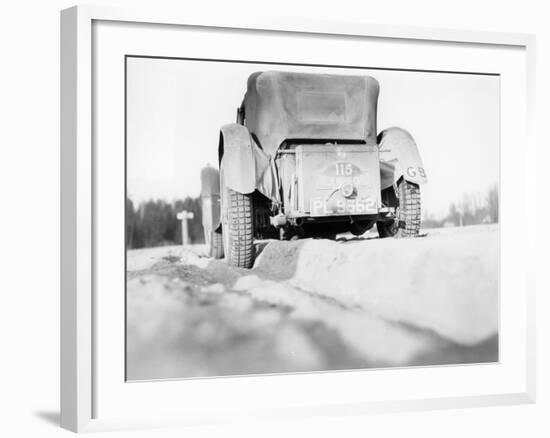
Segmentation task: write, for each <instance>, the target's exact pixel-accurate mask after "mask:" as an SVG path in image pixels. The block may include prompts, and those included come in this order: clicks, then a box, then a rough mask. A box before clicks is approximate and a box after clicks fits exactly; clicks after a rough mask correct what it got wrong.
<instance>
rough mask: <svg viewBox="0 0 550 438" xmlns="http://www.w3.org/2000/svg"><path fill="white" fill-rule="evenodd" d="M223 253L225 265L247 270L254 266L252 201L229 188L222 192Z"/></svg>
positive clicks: (247, 196)
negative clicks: (224, 218)
mask: <svg viewBox="0 0 550 438" xmlns="http://www.w3.org/2000/svg"><path fill="white" fill-rule="evenodd" d="M222 197H223V198H224V199H222V210H223V209H226V211H225V212H224V211H222V215H224V213H225V215H224V216H226V218H227V221H226V222H222V230H223V244H224V253H225V258H226V260H227V263H228V264H230V265H231V266H236V267H237V268H245V269H249V268H251V267H252V265H253V264H254V255H255V254H254V220H253V219H254V211H253V204H252V199H251V197H250V196H249V195H243V194H242V193H239V192H236V191H235V190H232V189H230V188H225V190H223V191H222Z"/></svg>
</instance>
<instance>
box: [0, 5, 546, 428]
mask: <svg viewBox="0 0 550 438" xmlns="http://www.w3.org/2000/svg"><path fill="white" fill-rule="evenodd" d="M95 3H98V4H113V5H116V4H119V5H125V6H129V5H134V6H138V5H147V6H151V5H152V4H153V2H146V1H139V0H138V1H130V0H126V1H122V0H120V1H110V2H109V1H96V2H95ZM72 4H73V3H72V2H71V1H64V0H50V1H47V2H46V1H39V0H29V1H25V2H11V3H9V4H8V3H4V4H2V8H1V13H0V33H1V34H0V45H1V46H0V48H1V51H0V53H1V58H0V63H1V67H0V121H1V122H0V148H1V149H0V150H1V151H2V155H1V157H2V158H1V159H0V187H1V189H0V190H1V200H2V203H1V206H2V208H1V210H0V211H1V214H0V230H1V234H0V235H1V236H2V239H1V241H0V242H1V244H0V279H1V281H0V297H1V301H0V340H1V343H0V346H1V347H0V348H1V350H0V351H1V360H0V370H1V374H0V376H1V377H2V384H1V386H0V412H1V416H0V418H1V421H0V436H6V437H19V436H21V437H23V436H25V437H50V436H58V435H59V436H62V435H67V436H68V432H65V431H62V430H60V429H58V428H57V426H56V423H57V418H58V403H59V395H58V394H59V391H58V387H59V376H58V370H59V342H58V334H59V274H58V272H59V213H58V212H59V10H60V9H62V8H65V7H68V6H71V5H72ZM154 4H155V6H156V7H172V8H173V7H180V8H200V9H201V10H203V11H205V12H207V11H215V13H219V14H220V15H221V16H223V15H225V14H229V13H230V11H234V10H235V9H239V8H243V9H247V10H258V13H259V14H264V15H266V14H273V15H279V16H289V17H297V18H301V19H304V18H308V19H324V20H342V21H357V20H362V21H366V22H375V23H389V24H406V25H411V24H412V25H419V26H431V27H451V28H458V29H482V30H496V31H506V32H531V33H536V34H537V37H538V59H537V76H538V88H537V99H538V102H537V113H538V122H537V123H538V126H539V129H538V131H539V143H540V144H539V155H538V158H537V163H538V180H539V187H542V189H541V190H540V192H539V200H540V206H539V227H538V230H539V231H538V234H537V236H539V240H538V248H537V252H538V254H537V256H538V264H539V272H540V273H541V275H540V278H539V279H538V284H539V294H538V304H537V308H538V309H539V310H538V327H539V330H538V331H539V337H538V347H539V357H538V369H539V375H538V382H539V384H538V386H539V397H538V403H537V404H536V405H530V406H519V407H517V406H514V407H496V408H484V409H465V410H457V411H439V412H421V413H406V414H398V415H374V416H370V417H362V418H355V417H349V418H335V419H333V418H328V419H314V420H313V419H312V420H308V421H300V422H293V423H281V424H274V425H273V426H272V427H271V428H270V429H269V430H262V431H258V430H256V429H255V427H254V425H253V424H250V425H247V426H246V427H244V428H243V427H242V426H241V427H239V428H235V427H231V428H225V429H224V430H221V429H218V428H214V427H204V428H200V429H194V430H192V431H191V430H187V431H181V430H180V431H170V430H166V431H162V432H158V431H156V432H151V431H145V432H138V433H136V434H137V435H138V436H155V437H157V436H158V437H164V436H174V437H176V436H178V437H179V436H182V435H183V434H186V436H201V437H206V436H208V437H215V436H222V435H223V436H239V437H243V436H251V437H256V436H262V437H278V438H279V437H281V436H304V437H305V436H319V437H332V436H368V435H370V436H376V437H379V436H398V437H402V436H407V437H410V436H422V437H432V436H433V437H441V436H445V437H461V438H463V437H483V436H514V437H517V436H529V437H536V436H541V437H542V436H548V435H549V432H550V425H549V422H548V412H549V411H550V385H549V381H548V371H547V370H548V369H550V364H549V358H550V354H549V353H550V342H548V339H547V334H548V333H550V323H549V322H548V321H549V318H548V316H547V314H548V309H550V299H549V295H550V293H549V291H550V284H549V282H548V278H547V276H544V277H543V275H542V274H543V273H545V271H546V269H547V265H548V254H547V251H545V250H544V248H547V247H549V246H550V245H549V243H550V242H549V233H548V232H547V231H546V227H547V225H546V224H543V222H542V218H548V217H550V215H549V214H548V213H549V211H548V207H547V206H545V205H544V204H543V203H544V201H546V202H548V193H547V190H546V189H545V187H544V184H547V180H548V178H545V171H546V168H547V167H548V164H547V163H548V162H549V161H550V153H549V149H550V146H549V145H548V141H547V139H546V138H545V137H544V133H545V131H546V129H545V128H546V125H547V124H548V122H547V120H548V118H549V116H550V106H549V102H550V93H549V88H548V83H549V81H548V79H547V78H548V77H550V28H549V27H548V18H549V14H548V12H547V11H546V7H545V6H546V2H542V1H536V0H524V1H522V2H502V1H497V0H488V1H479V0H462V1H460V2H452V3H451V2H441V1H435V0H416V1H407V0H393V1H381V0H377V1H371V0H362V1H361V0H358V1H352V0H339V1H338V2H325V3H321V2H317V1H313V0H310V1H305V0H304V1H302V2H299V1H297V0H277V2H263V3H260V2H258V1H257V0H256V1H254V0H234V1H231V2H223V1H218V2H214V1H209V0H203V1H201V2H195V1H189V2H185V3H184V2H182V1H175V0H173V1H169V0H157V1H155V2H154ZM260 5H261V6H260ZM260 8H262V9H263V10H262V11H260V10H259V9H260ZM233 13H234V12H233ZM520 146H521V145H519V147H520ZM518 232H524V233H535V232H536V231H535V228H534V226H533V224H518ZM521 256H522V255H518V257H521ZM543 269H544V270H543ZM289 396H291V395H289ZM134 433H135V432H134ZM106 436H112V437H119V436H133V433H131V432H120V433H113V434H109V435H106Z"/></svg>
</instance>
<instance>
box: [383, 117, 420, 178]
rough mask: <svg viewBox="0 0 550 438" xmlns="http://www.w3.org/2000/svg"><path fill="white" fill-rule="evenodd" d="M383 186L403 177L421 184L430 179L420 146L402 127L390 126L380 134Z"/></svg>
mask: <svg viewBox="0 0 550 438" xmlns="http://www.w3.org/2000/svg"><path fill="white" fill-rule="evenodd" d="M378 147H379V153H380V181H381V188H382V189H385V188H387V187H390V186H392V185H393V184H395V183H396V182H397V181H398V180H399V179H400V178H401V177H403V179H405V180H406V181H409V182H412V183H415V184H418V185H421V184H425V183H426V182H427V181H428V179H427V177H426V171H425V169H424V164H423V163H422V158H420V153H419V152H418V147H417V145H416V143H415V141H414V139H413V138H412V136H411V134H409V133H408V132H407V131H405V130H404V129H401V128H388V129H385V130H384V131H382V132H381V133H380V134H379V135H378Z"/></svg>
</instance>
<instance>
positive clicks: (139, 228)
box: [126, 184, 499, 249]
mask: <svg viewBox="0 0 550 438" xmlns="http://www.w3.org/2000/svg"><path fill="white" fill-rule="evenodd" d="M498 209H499V200H498V186H497V185H496V184H495V185H493V186H491V187H490V188H489V190H488V191H487V193H486V194H485V195H482V196H479V195H477V196H476V195H472V194H468V195H464V196H463V198H462V199H461V200H460V201H458V202H452V203H451V204H450V205H449V211H448V213H447V215H446V216H445V217H443V218H441V219H435V218H434V217H432V216H431V215H430V214H429V213H427V214H425V215H424V216H425V217H424V219H423V220H422V227H423V228H439V227H445V226H466V225H476V224H483V223H498ZM183 210H185V211H188V212H192V213H193V215H194V217H193V219H189V222H188V230H189V231H188V232H189V240H190V243H192V244H194V243H204V234H203V228H202V210H201V200H200V197H196V198H192V197H187V198H185V199H184V200H177V201H173V202H167V201H163V200H149V201H146V202H141V203H139V205H137V206H136V205H134V203H133V202H132V200H131V199H129V198H126V247H127V248H128V249H133V248H148V247H153V246H162V245H176V244H181V241H182V239H181V223H180V221H179V220H178V219H177V217H176V215H177V213H179V212H180V211H183Z"/></svg>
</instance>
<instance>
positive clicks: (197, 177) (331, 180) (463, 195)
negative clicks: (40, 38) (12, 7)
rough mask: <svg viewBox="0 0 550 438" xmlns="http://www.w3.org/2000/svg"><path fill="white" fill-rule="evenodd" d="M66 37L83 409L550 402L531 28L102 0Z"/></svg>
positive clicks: (65, 235)
mask: <svg viewBox="0 0 550 438" xmlns="http://www.w3.org/2000/svg"><path fill="white" fill-rule="evenodd" d="M61 55H62V56H61V63H62V65H61V81H62V82H61V84H62V96H61V103H62V109H61V119H62V128H61V129H62V132H61V133H62V145H61V147H62V212H61V213H62V243H61V244H62V273H61V278H62V291H61V299H62V303H61V304H62V328H61V345H62V387H61V395H62V408H61V419H62V426H63V427H65V428H68V429H71V430H74V431H96V430H108V429H114V428H141V427H150V426H155V427H157V426H161V425H187V424H203V423H208V422H223V421H229V420H231V421H235V420H237V421H238V420H239V419H241V420H246V419H247V418H251V417H252V418H256V419H262V418H265V419H267V418H289V417H300V416H311V415H320V414H323V415H339V414H341V413H343V412H346V413H348V414H349V413H355V414H362V413H368V412H377V411H397V410H411V409H438V408H445V407H457V406H482V405H492V404H510V403H528V402H532V401H534V380H535V375H534V340H533V333H534V312H533V307H534V303H533V294H534V290H533V284H532V281H533V280H532V278H533V275H532V272H531V267H530V266H531V265H530V257H531V254H533V251H532V248H533V245H534V241H533V234H531V233H529V232H526V228H528V226H527V224H530V223H534V217H535V211H534V209H533V206H534V205H536V203H535V202H534V199H533V198H534V190H533V187H534V173H533V170H532V169H533V168H534V166H533V162H534V155H535V144H534V141H533V137H532V135H533V134H532V126H531V124H532V118H533V114H532V111H533V93H534V78H533V63H534V37H532V36H530V35H516V34H500V33H486V32H463V31H452V30H443V29H420V28H412V27H411V28H404V27H388V26H376V25H372V24H362V23H356V24H350V23H346V24H342V23H329V22H295V21H288V22H282V21H277V20H271V19H265V20H257V19H252V18H246V17H244V16H242V15H241V16H239V17H224V18H223V20H222V19H220V20H218V19H216V18H213V17H196V16H192V15H189V14H184V15H181V14H179V15H178V13H174V14H169V13H161V12H159V11H156V10H151V11H141V12H139V11H127V10H120V9H110V8H103V7H99V8H96V7H80V6H79V7H74V8H70V9H67V10H64V11H63V12H62V14H61ZM520 255H521V256H520Z"/></svg>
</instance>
